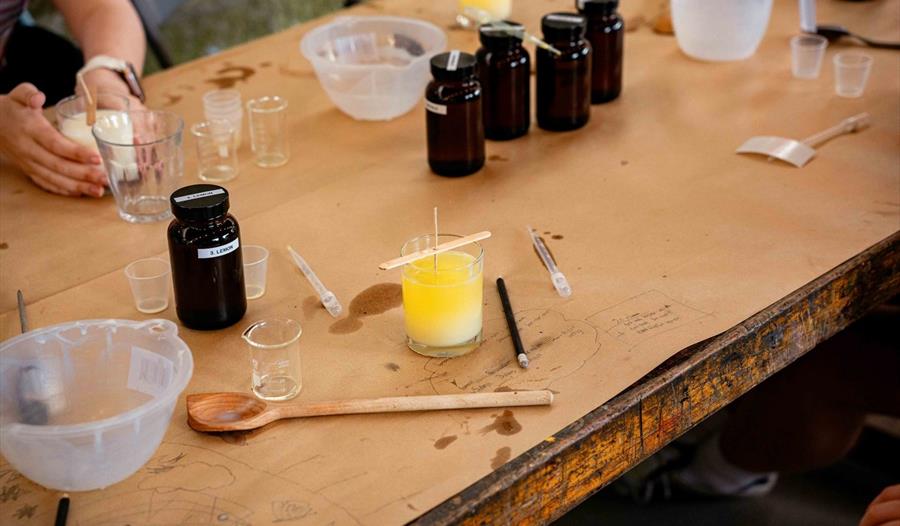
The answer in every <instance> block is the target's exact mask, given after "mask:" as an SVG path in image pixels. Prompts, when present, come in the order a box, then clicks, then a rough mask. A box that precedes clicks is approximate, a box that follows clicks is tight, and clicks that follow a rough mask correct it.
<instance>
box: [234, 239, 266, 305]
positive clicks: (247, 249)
mask: <svg viewBox="0 0 900 526" xmlns="http://www.w3.org/2000/svg"><path fill="white" fill-rule="evenodd" d="M241 252H242V254H241V256H242V257H243V258H244V287H245V288H246V290H247V299H248V300H255V299H257V298H261V297H263V294H265V293H266V271H267V270H268V267H269V251H268V249H266V247H261V246H259V245H244V246H243V247H241Z"/></svg>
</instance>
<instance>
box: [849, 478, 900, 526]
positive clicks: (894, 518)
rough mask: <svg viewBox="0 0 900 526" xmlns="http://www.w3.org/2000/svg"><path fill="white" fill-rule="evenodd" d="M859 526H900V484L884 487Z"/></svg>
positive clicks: (867, 509)
mask: <svg viewBox="0 0 900 526" xmlns="http://www.w3.org/2000/svg"><path fill="white" fill-rule="evenodd" d="M859 526H900V484H897V485H895V486H888V487H886V488H884V491H882V492H881V493H880V494H879V495H878V496H877V497H875V500H873V501H872V503H871V504H869V507H868V508H866V513H865V514H863V517H862V519H861V520H860V521H859Z"/></svg>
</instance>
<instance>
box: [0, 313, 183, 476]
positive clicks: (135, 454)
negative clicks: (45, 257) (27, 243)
mask: <svg viewBox="0 0 900 526" xmlns="http://www.w3.org/2000/svg"><path fill="white" fill-rule="evenodd" d="M193 367H194V360H193V358H192V357H191V351H190V349H188V346H187V345H186V344H185V343H184V342H183V341H182V340H181V339H180V338H178V328H177V326H176V325H175V324H174V323H172V322H170V321H167V320H149V321H145V322H136V321H127V320H85V321H76V322H72V323H64V324H61V325H54V326H52V327H46V328H43V329H39V330H35V331H31V332H27V333H25V334H22V335H20V336H16V337H15V338H12V339H9V340H7V341H5V342H3V343H2V344H0V452H2V453H3V456H4V457H5V458H6V460H8V461H9V463H10V464H12V465H13V467H14V468H16V469H17V470H18V471H19V472H20V473H22V474H23V475H25V476H26V477H28V478H30V479H31V480H33V481H35V482H37V483H38V484H41V485H43V486H46V487H48V488H52V489H58V490H64V491H86V490H92V489H98V488H104V487H106V486H109V485H110V484H114V483H116V482H119V481H120V480H123V479H125V478H127V477H128V476H130V475H131V474H132V473H134V472H135V471H137V470H138V469H140V467H141V466H143V465H144V463H145V462H147V460H149V459H150V457H151V455H153V453H154V452H155V451H156V448H157V447H158V446H159V443H160V442H161V441H162V438H163V435H164V434H165V432H166V429H167V428H168V426H169V420H170V419H171V417H172V410H173V409H174V408H175V402H176V401H177V400H178V395H179V394H181V392H182V391H183V390H184V388H185V387H186V386H187V383H188V380H190V378H191V372H192V371H193Z"/></svg>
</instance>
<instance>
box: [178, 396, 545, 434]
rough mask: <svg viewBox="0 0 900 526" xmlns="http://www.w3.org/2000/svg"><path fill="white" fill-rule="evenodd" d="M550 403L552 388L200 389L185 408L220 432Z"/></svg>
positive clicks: (201, 425) (191, 418)
mask: <svg viewBox="0 0 900 526" xmlns="http://www.w3.org/2000/svg"><path fill="white" fill-rule="evenodd" d="M551 403H553V393H552V392H550V391H509V392H500V393H466V394H458V395H433V396H398V397H392V398H369V399H360V400H332V401H326V402H294V403H289V404H271V405H270V404H268V403H266V402H265V401H263V400H260V399H258V398H256V397H254V396H252V395H249V394H246V393H200V394H192V395H188V397H187V411H188V425H190V426H191V427H192V428H193V429H195V430H196V431H207V432H219V431H246V430H249V429H256V428H258V427H262V426H264V425H266V424H269V423H271V422H274V421H276V420H281V419H283V418H298V417H307V416H325V415H350V414H360V413H396V412H401V411H437V410H443V409H475V408H481V407H512V406H525V405H550V404H551Z"/></svg>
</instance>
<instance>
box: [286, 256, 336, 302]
mask: <svg viewBox="0 0 900 526" xmlns="http://www.w3.org/2000/svg"><path fill="white" fill-rule="evenodd" d="M287 249H288V252H290V253H291V257H292V258H294V263H295V264H296V265H297V268H299V269H300V272H302V273H303V275H304V276H306V279H307V280H309V284H310V285H312V287H313V288H314V289H315V290H316V294H318V295H319V299H320V300H321V301H322V305H323V306H325V310H327V311H328V314H331V315H332V316H334V317H335V318H337V317H338V316H340V315H341V311H343V309H342V308H341V303H340V302H339V301H338V299H337V297H336V296H335V295H334V293H333V292H331V291H330V290H328V289H326V288H325V285H323V284H322V282H321V281H320V280H319V277H318V276H316V273H315V272H313V269H312V268H310V266H309V264H308V263H307V262H306V260H305V259H303V257H301V256H300V254H298V253H297V251H296V250H294V247H292V246H290V245H288V246H287Z"/></svg>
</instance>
